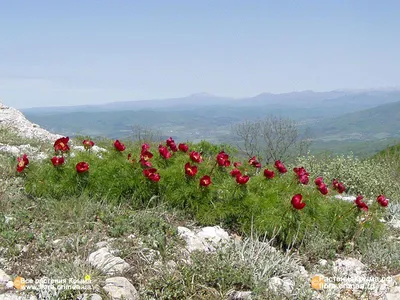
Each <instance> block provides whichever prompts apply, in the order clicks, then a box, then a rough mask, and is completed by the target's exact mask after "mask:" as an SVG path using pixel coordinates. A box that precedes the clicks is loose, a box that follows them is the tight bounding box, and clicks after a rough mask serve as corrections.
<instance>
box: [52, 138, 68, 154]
mask: <svg viewBox="0 0 400 300" xmlns="http://www.w3.org/2000/svg"><path fill="white" fill-rule="evenodd" d="M68 142H69V137H62V138H59V139H58V140H56V141H55V142H54V151H55V152H58V151H61V152H67V151H69V146H68Z"/></svg>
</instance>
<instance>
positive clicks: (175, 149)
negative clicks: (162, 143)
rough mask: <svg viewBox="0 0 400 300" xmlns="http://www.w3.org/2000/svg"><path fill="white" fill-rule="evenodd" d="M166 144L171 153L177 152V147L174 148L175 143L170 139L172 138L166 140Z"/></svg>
mask: <svg viewBox="0 0 400 300" xmlns="http://www.w3.org/2000/svg"><path fill="white" fill-rule="evenodd" d="M166 143H167V146H168V147H169V148H170V149H171V151H173V152H176V151H178V147H176V144H175V141H174V140H173V139H172V137H170V138H169V139H167V141H166Z"/></svg>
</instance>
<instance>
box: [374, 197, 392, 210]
mask: <svg viewBox="0 0 400 300" xmlns="http://www.w3.org/2000/svg"><path fill="white" fill-rule="evenodd" d="M376 201H378V203H379V205H381V206H382V207H387V206H388V205H389V199H387V198H386V197H385V196H384V195H379V196H378V197H377V198H376Z"/></svg>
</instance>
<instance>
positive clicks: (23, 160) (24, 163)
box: [17, 154, 29, 173]
mask: <svg viewBox="0 0 400 300" xmlns="http://www.w3.org/2000/svg"><path fill="white" fill-rule="evenodd" d="M17 161H18V164H17V172H19V173H21V172H22V171H23V170H24V169H25V167H26V166H27V165H29V159H28V156H27V155H26V154H23V155H22V157H17Z"/></svg>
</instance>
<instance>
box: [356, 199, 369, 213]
mask: <svg viewBox="0 0 400 300" xmlns="http://www.w3.org/2000/svg"><path fill="white" fill-rule="evenodd" d="M362 199H364V197H363V196H361V195H358V196H357V198H356V200H354V203H355V204H356V205H357V207H358V208H359V209H361V210H364V211H368V205H367V204H366V203H365V202H363V201H362Z"/></svg>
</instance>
